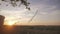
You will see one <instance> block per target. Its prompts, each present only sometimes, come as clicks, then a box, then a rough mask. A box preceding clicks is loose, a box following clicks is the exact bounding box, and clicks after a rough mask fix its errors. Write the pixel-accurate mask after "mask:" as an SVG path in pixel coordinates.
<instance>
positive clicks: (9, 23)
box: [7, 21, 15, 25]
mask: <svg viewBox="0 0 60 34" xmlns="http://www.w3.org/2000/svg"><path fill="white" fill-rule="evenodd" d="M14 24H15V21H8V23H7V25H14Z"/></svg>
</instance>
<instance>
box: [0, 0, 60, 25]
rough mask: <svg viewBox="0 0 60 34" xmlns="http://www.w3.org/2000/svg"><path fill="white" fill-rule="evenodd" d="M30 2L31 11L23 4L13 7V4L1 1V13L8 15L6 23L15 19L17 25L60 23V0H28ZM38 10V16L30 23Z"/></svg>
mask: <svg viewBox="0 0 60 34" xmlns="http://www.w3.org/2000/svg"><path fill="white" fill-rule="evenodd" d="M28 2H30V5H29V7H30V8H31V10H30V11H29V10H27V9H25V6H23V5H21V6H20V7H18V6H16V7H12V5H11V4H9V3H7V2H2V1H0V3H1V4H2V5H0V15H4V16H5V17H6V18H5V24H6V23H8V21H13V22H14V21H15V23H16V25H60V0H28ZM17 3H19V2H17ZM7 4H8V6H6V5H7ZM37 10H38V12H37V14H36V16H35V17H34V18H33V20H32V21H31V22H30V23H28V22H29V21H30V19H31V18H32V17H33V16H34V14H35V12H36V11H37Z"/></svg>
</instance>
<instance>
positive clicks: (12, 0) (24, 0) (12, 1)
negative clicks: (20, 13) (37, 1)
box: [0, 0, 30, 10]
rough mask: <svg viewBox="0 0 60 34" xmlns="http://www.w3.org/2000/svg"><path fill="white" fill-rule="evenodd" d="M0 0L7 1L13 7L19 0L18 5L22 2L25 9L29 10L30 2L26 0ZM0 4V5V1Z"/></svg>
mask: <svg viewBox="0 0 60 34" xmlns="http://www.w3.org/2000/svg"><path fill="white" fill-rule="evenodd" d="M1 1H4V2H9V3H10V4H11V5H12V6H13V7H16V6H17V2H18V1H19V2H20V4H19V6H20V5H21V4H23V5H24V6H25V7H26V9H28V10H30V7H28V6H29V4H30V3H29V2H27V0H9V1H8V0H1ZM0 5H1V3H0ZM6 6H8V5H6Z"/></svg>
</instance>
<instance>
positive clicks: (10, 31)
mask: <svg viewBox="0 0 60 34" xmlns="http://www.w3.org/2000/svg"><path fill="white" fill-rule="evenodd" d="M0 34H60V26H41V25H39V26H3V27H2V28H0Z"/></svg>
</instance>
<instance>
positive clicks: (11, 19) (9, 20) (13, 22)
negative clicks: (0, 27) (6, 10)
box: [4, 18, 17, 26]
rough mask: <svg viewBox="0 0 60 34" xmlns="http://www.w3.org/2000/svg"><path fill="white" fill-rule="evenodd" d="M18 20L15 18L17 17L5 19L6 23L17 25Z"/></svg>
mask: <svg viewBox="0 0 60 34" xmlns="http://www.w3.org/2000/svg"><path fill="white" fill-rule="evenodd" d="M16 22H17V20H15V18H6V19H5V21H4V25H9V26H12V25H15V23H16Z"/></svg>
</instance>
